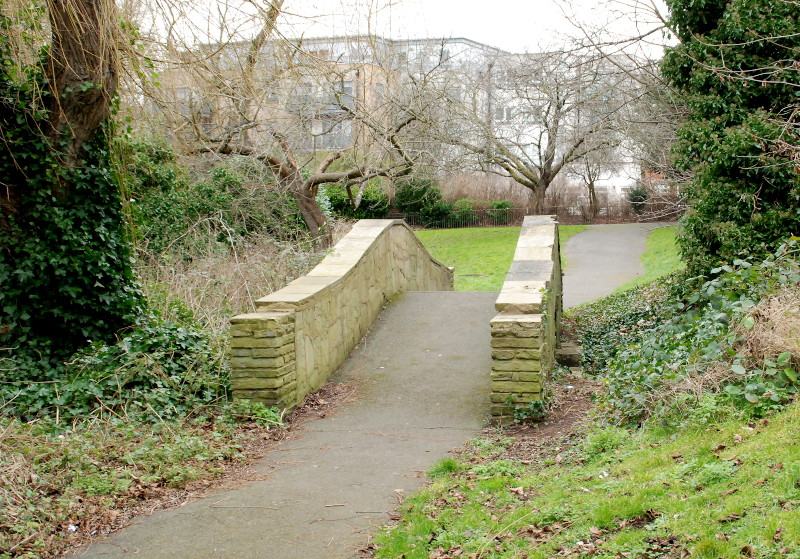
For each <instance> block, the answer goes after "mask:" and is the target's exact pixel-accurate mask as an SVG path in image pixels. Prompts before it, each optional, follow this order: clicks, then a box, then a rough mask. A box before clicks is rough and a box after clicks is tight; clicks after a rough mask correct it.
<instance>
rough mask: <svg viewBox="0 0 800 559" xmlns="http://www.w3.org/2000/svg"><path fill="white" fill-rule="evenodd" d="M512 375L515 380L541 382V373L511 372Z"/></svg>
mask: <svg viewBox="0 0 800 559" xmlns="http://www.w3.org/2000/svg"><path fill="white" fill-rule="evenodd" d="M512 377H513V379H514V380H517V381H522V382H536V383H539V384H541V383H542V373H513V374H512Z"/></svg>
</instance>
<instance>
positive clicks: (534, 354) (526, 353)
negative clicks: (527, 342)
mask: <svg viewBox="0 0 800 559" xmlns="http://www.w3.org/2000/svg"><path fill="white" fill-rule="evenodd" d="M512 353H513V355H514V356H513V358H514V359H535V360H537V361H540V360H541V359H542V352H541V350H539V349H517V350H516V351H512Z"/></svg>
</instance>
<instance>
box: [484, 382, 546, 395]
mask: <svg viewBox="0 0 800 559" xmlns="http://www.w3.org/2000/svg"><path fill="white" fill-rule="evenodd" d="M541 391H542V385H541V384H540V383H538V382H521V381H516V382H515V381H492V392H495V393H497V392H506V393H509V394H525V393H531V394H538V393H539V392H541Z"/></svg>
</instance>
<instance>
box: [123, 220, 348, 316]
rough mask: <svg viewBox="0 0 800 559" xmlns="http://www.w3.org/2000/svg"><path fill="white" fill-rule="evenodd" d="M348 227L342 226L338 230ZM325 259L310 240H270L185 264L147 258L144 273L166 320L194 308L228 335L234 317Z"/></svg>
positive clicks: (265, 238) (259, 239)
mask: <svg viewBox="0 0 800 559" xmlns="http://www.w3.org/2000/svg"><path fill="white" fill-rule="evenodd" d="M344 228H345V226H344V225H337V231H341V230H343V229H344ZM323 256H324V251H319V250H316V249H315V248H314V245H313V243H312V242H311V240H310V239H309V240H307V241H306V242H302V241H295V242H281V241H276V240H275V239H273V238H271V237H269V236H266V235H264V236H260V237H253V238H250V239H247V240H246V241H244V242H243V243H242V244H239V245H231V246H230V247H229V248H228V249H227V250H225V251H222V252H220V251H217V252H213V251H209V252H207V253H206V254H204V255H199V256H195V257H193V258H185V259H182V260H179V259H178V257H172V258H168V257H164V256H157V255H149V254H145V255H144V256H143V257H142V258H141V259H140V263H139V268H138V271H139V274H140V276H141V278H142V280H143V283H144V286H145V291H146V293H147V295H148V300H149V301H150V304H151V306H152V307H153V308H154V309H155V310H157V311H159V312H160V313H161V314H162V315H163V316H164V317H165V318H173V319H174V318H176V314H178V313H180V311H181V309H188V310H189V311H191V313H192V315H193V316H194V317H195V318H196V319H197V320H198V321H199V322H200V323H201V324H202V325H203V326H204V327H206V328H209V329H212V330H216V331H222V330H225V329H226V328H227V326H228V322H229V320H230V317H231V316H234V315H236V314H241V313H246V312H253V311H255V300H256V299H258V298H259V297H263V296H264V295H267V294H269V293H272V292H273V291H276V290H278V289H281V288H282V287H283V286H285V285H286V284H287V283H289V282H290V281H292V280H293V279H295V278H297V277H299V276H301V275H303V274H305V273H307V272H308V271H309V270H310V269H311V268H313V267H314V266H315V265H316V264H317V263H318V262H319V261H320V260H321V259H322V257H323Z"/></svg>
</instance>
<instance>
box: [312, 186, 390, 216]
mask: <svg viewBox="0 0 800 559" xmlns="http://www.w3.org/2000/svg"><path fill="white" fill-rule="evenodd" d="M357 188H358V187H357V186H354V187H353V195H355V194H356V193H357ZM325 191H326V192H327V194H328V199H329V200H330V202H331V209H332V210H333V212H334V213H335V214H336V215H339V216H342V217H346V218H349V219H383V218H385V217H386V215H387V214H388V213H389V197H388V196H387V195H386V192H384V190H383V187H382V186H381V183H380V181H370V183H369V184H368V185H367V187H366V188H365V189H364V192H363V194H362V196H361V202H360V204H359V206H358V208H355V209H354V208H353V206H352V204H351V203H350V198H349V196H348V195H347V190H346V189H345V187H344V186H343V185H340V184H335V185H334V184H331V185H327V186H326V187H325Z"/></svg>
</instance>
